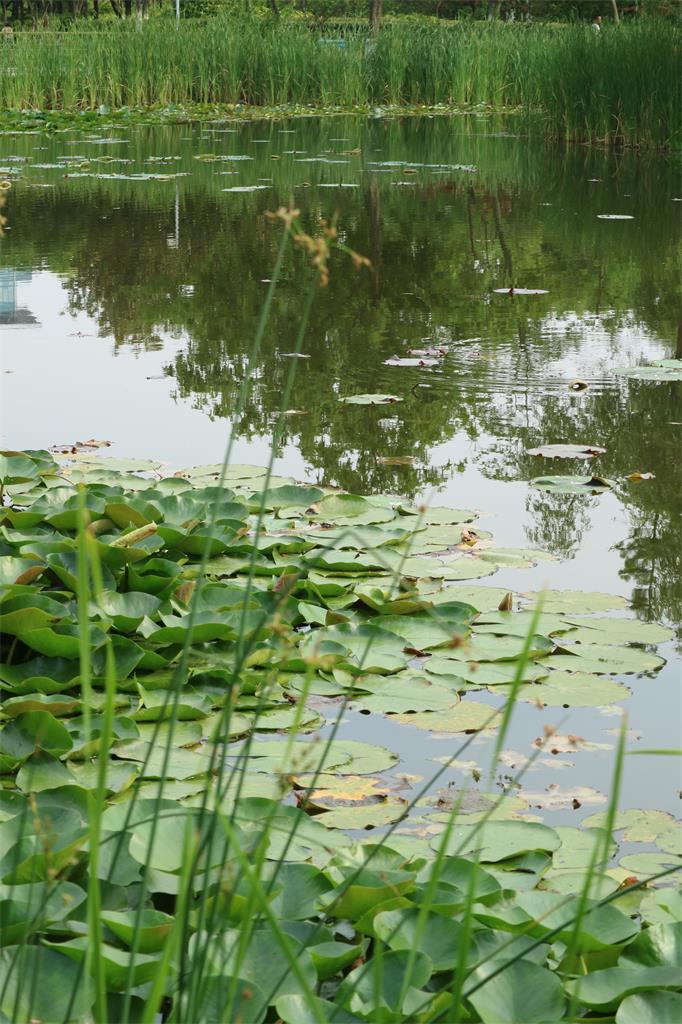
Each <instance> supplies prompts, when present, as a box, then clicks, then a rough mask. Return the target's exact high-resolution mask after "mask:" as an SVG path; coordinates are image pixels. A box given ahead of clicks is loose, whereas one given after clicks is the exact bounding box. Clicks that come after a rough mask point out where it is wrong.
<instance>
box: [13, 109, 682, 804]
mask: <svg viewBox="0 0 682 1024" xmlns="http://www.w3.org/2000/svg"><path fill="white" fill-rule="evenodd" d="M508 127H509V126H508ZM0 165H2V168H1V172H0V173H2V175H3V176H5V177H7V178H8V179H9V180H11V182H12V188H11V190H9V191H6V192H5V193H3V194H4V196H5V197H6V204H5V207H4V210H3V213H4V215H5V217H6V218H7V224H6V229H5V236H4V238H3V239H2V240H1V242H0V245H1V246H2V261H1V269H0V325H1V326H0V351H1V353H2V355H1V358H2V373H3V376H2V386H3V413H2V443H3V444H4V445H6V446H9V447H17V448H19V447H46V446H47V445H50V444H54V443H66V442H73V441H75V440H77V439H85V438H91V437H95V438H101V439H108V440H111V441H112V442H113V445H112V448H111V449H110V453H111V454H112V455H117V456H126V455H132V456H144V457H153V458H160V459H163V460H165V461H166V462H167V464H168V466H169V468H170V469H171V470H175V469H177V468H180V467H182V466H187V465H193V464H196V463H210V462H215V461H219V460H220V458H221V456H222V452H223V449H224V446H225V443H226V440H227V437H228V435H229V431H230V428H231V426H232V427H233V428H234V430H235V436H236V444H235V449H234V459H235V461H240V462H252V463H258V464H265V463H266V461H267V458H268V452H269V449H270V443H271V436H272V431H273V429H274V425H275V422H276V419H277V413H278V411H279V410H280V409H281V408H282V403H283V401H284V399H283V395H284V394H285V390H286V380H287V376H288V374H289V371H290V368H291V359H290V358H289V357H288V356H287V355H286V353H289V352H291V350H292V348H293V347H294V344H295V336H296V332H297V327H298V323H299V318H300V313H301V308H302V303H303V295H304V290H305V282H306V280H307V274H306V266H305V261H304V258H303V256H302V255H301V254H297V255H296V256H293V257H288V258H287V262H286V263H285V266H284V271H283V276H282V280H281V282H280V284H279V286H278V289H277V292H276V298H275V303H274V306H273V309H272V316H271V319H270V322H269V325H268V329H267V332H266V335H265V338H264V340H263V344H262V346H261V349H260V351H259V353H258V354H257V356H255V357H254V355H253V352H252V346H253V337H254V331H255V325H256V321H257V317H258V314H259V311H260V309H261V306H262V303H263V299H264V297H265V294H266V290H267V287H268V283H267V282H268V280H269V278H270V276H271V272H272V267H273V263H274V259H275V252H276V248H277V243H278V229H277V227H276V226H274V225H273V224H272V223H271V222H270V221H269V220H268V219H267V218H266V217H265V212H266V211H268V210H275V209H277V208H278V207H279V206H281V205H284V206H290V205H294V206H295V207H296V208H298V209H300V211H301V219H302V222H303V224H304V225H305V227H306V228H307V229H308V230H313V229H315V228H316V225H317V224H318V222H319V219H320V218H321V217H326V218H331V217H334V216H338V224H339V229H340V232H341V237H342V238H343V240H344V241H345V242H346V243H347V244H348V245H350V246H351V247H352V248H354V249H355V250H357V251H358V252H360V253H362V254H364V255H367V256H368V257H369V258H370V259H371V261H372V268H371V270H369V271H368V270H364V271H361V272H356V271H355V270H354V269H353V267H352V265H351V263H350V261H349V260H348V259H347V258H344V257H342V256H340V254H337V255H336V256H335V258H334V261H333V265H332V268H331V269H332V276H331V281H330V284H329V286H328V287H327V288H326V289H324V290H322V291H320V293H319V295H318V296H317V299H316V302H315V305H314V307H313V311H312V315H311V319H310V325H309V328H308V331H307V333H306V336H305V339H304V342H303V353H304V354H305V355H306V356H307V357H308V358H306V359H299V360H297V363H296V377H295V380H294V382H293V387H292V389H291V393H290V394H289V395H288V396H287V397H286V401H285V404H286V408H287V410H288V411H289V412H290V413H291V414H290V415H288V416H287V417H286V420H285V433H284V437H283V439H282V442H281V444H280V446H279V449H278V452H277V455H278V459H277V463H276V471H277V472H279V473H283V474H290V475H292V476H294V477H296V478H298V479H303V478H305V479H307V480H311V481H320V482H324V483H326V484H337V485H340V486H342V487H344V488H346V489H348V490H350V491H353V492H357V493H371V492H378V491H390V492H398V493H403V494H406V495H409V496H410V497H413V496H415V495H423V496H424V497H425V498H428V499H429V500H434V501H435V502H436V503H438V504H454V505H457V506H465V507H470V508H478V509H480V510H481V513H482V516H481V521H480V522H481V526H482V527H483V528H485V529H488V530H491V531H492V533H493V535H494V537H495V539H496V541H497V542H498V543H500V544H503V545H513V546H522V547H530V546H534V547H540V548H544V549H545V550H548V551H550V552H551V553H552V554H554V555H556V556H558V560H557V561H556V562H550V563H542V564H541V566H539V567H537V568H535V569H525V570H515V571H511V570H502V571H500V572H498V573H497V574H496V575H495V576H494V577H492V578H491V579H490V580H486V581H485V582H486V583H489V584H490V585H495V586H505V587H506V586H508V587H510V588H511V589H517V590H531V589H537V588H538V587H540V586H542V585H547V586H551V587H566V588H571V589H584V590H601V591H607V592H610V593H618V594H622V595H624V596H625V597H627V598H628V599H629V600H631V601H632V605H633V609H634V612H635V614H636V615H637V616H639V617H641V618H643V619H651V620H656V621H661V622H666V623H671V624H673V625H675V626H679V624H680V620H681V619H682V614H681V611H682V592H681V589H680V582H679V581H680V529H679V524H680V519H679V516H680V494H681V492H682V488H681V483H682V481H681V480H680V459H679V450H680V449H679V437H680V426H681V421H682V409H681V404H680V395H681V393H682V388H681V387H680V385H679V384H674V383H652V382H648V381H636V380H628V379H626V378H623V377H619V376H618V375H616V374H615V373H614V370H615V368H616V367H618V366H627V365H635V364H638V363H640V362H645V361H649V360H650V359H652V358H661V357H669V356H677V357H678V358H679V357H682V313H681V310H680V299H679V294H678V285H679V266H678V262H677V245H678V241H679V227H680V223H679V222H680V209H681V208H680V203H679V183H678V180H679V179H678V173H677V168H676V167H675V166H671V165H670V164H669V163H668V162H667V161H666V160H665V159H664V158H658V157H657V158H645V157H635V156H632V155H609V154H605V153H600V152H591V151H589V150H586V149H582V148H580V149H577V150H569V151H565V150H563V149H554V148H550V147H547V146H545V145H542V144H539V143H538V144H531V143H529V142H528V141H526V140H521V139H519V138H516V137H514V135H513V124H512V129H511V130H510V131H506V132H499V131H493V130H492V128H491V127H490V126H489V125H487V124H486V123H485V122H483V121H481V122H475V123H474V124H473V125H471V124H470V123H469V122H466V121H464V120H463V119H461V118H453V119H445V118H442V119H440V118H424V119H413V118H408V119H405V120H397V119H396V120H388V119H376V120H366V119H357V118H347V117H344V118H325V119H314V118H307V119H298V120H291V121H279V122H251V123H246V124H238V125H237V124H230V123H220V124H215V125H203V126H177V127H172V128H171V127H169V128H153V129H152V128H149V127H145V126H139V127H136V128H128V129H125V130H122V129H120V128H118V127H117V128H116V129H107V128H106V126H103V128H102V131H101V132H100V133H99V134H97V135H92V134H90V135H88V134H86V133H83V132H77V131H72V130H68V131H64V132H55V133H53V134H51V135H48V134H26V135H16V134H6V135H4V136H2V137H0ZM254 187H255V188H254ZM234 189H237V190H236V191H235V190H234ZM241 189H246V190H247V191H240V190H241ZM226 190H227V191H226ZM230 190H232V191H230ZM675 200H677V201H675ZM600 214H620V215H627V216H628V217H631V218H632V219H628V220H603V219H600V218H599V215H600ZM510 285H514V286H515V287H525V288H538V289H544V290H546V292H547V294H541V295H534V296H527V297H523V296H518V295H515V296H509V295H507V294H497V293H496V292H495V289H498V288H509V286H510ZM428 346H444V347H445V348H446V350H447V355H446V356H445V358H444V359H443V360H442V361H440V363H439V365H438V366H437V367H434V368H405V367H395V366H388V365H386V363H385V361H386V360H387V359H390V358H391V357H393V356H405V355H406V354H407V353H408V351H409V350H410V349H412V348H424V347H428ZM245 374H248V375H249V380H250V391H249V398H248V401H247V404H246V408H245V410H244V412H243V414H242V415H241V417H239V419H238V420H235V419H234V410H235V405H236V401H237V393H238V390H239V388H240V385H241V384H242V381H243V379H244V375H245ZM574 378H581V379H583V380H584V381H585V382H586V383H587V384H588V385H589V386H588V388H587V389H586V390H584V391H582V392H579V393H576V392H573V391H571V390H570V389H569V383H570V382H571V380H573V379H574ZM368 391H369V392H389V393H392V394H394V395H397V396H399V397H401V398H402V399H403V401H402V402H401V403H400V404H399V405H395V406H393V407H384V408H383V409H382V408H365V407H355V408H354V407H352V406H351V407H349V406H345V405H343V404H342V403H340V402H339V400H338V399H339V396H343V395H349V394H353V393H357V392H368ZM551 442H582V443H586V444H596V445H600V446H602V447H604V448H606V454H605V455H603V456H601V457H599V459H595V460H593V461H592V463H588V464H584V463H581V464H577V463H566V462H563V463H559V462H556V463H549V462H546V461H545V460H542V459H537V458H535V457H533V456H531V455H528V454H527V449H528V448H531V447H533V446H535V445H538V444H541V443H551ZM396 456H400V457H402V456H410V457H411V459H412V460H413V461H412V462H411V463H410V464H408V465H399V466H396V465H386V464H385V463H384V462H382V459H385V458H393V457H396ZM585 466H587V467H588V472H594V473H598V474H599V475H603V476H607V477H609V478H613V479H615V480H616V481H617V483H616V486H615V488H614V490H613V491H612V492H610V493H607V494H602V495H599V496H589V495H588V496H583V495H551V494H548V493H545V492H542V491H538V490H537V489H536V488H534V487H533V486H532V485H531V484H530V483H529V481H530V480H531V479H532V478H533V477H534V476H538V475H542V474H546V473H548V472H552V473H562V472H578V473H580V472H582V471H583V468H584V467H585ZM634 471H639V472H645V473H654V474H655V477H654V479H651V480H647V481H645V482H641V483H638V484H635V483H631V482H629V481H627V480H626V479H625V478H626V476H627V474H629V473H632V472H634ZM660 653H661V654H663V655H664V656H665V657H666V658H667V659H668V663H667V665H666V666H665V667H664V668H663V669H662V670H661V671H660V672H659V673H657V674H656V675H655V677H651V678H647V677H643V678H635V677H633V676H626V677H623V681H625V682H626V683H627V684H628V685H629V686H630V688H631V689H632V691H633V696H632V698H631V699H630V700H629V701H627V702H626V705H627V713H628V716H629V727H630V728H631V729H632V730H633V735H632V738H631V740H630V743H629V745H630V746H631V747H633V748H636V747H637V745H639V746H641V747H676V746H679V720H680V710H681V708H680V697H679V684H680V661H679V657H678V655H677V654H676V649H675V645H674V644H673V643H670V644H666V645H663V646H662V647H661V649H660ZM491 700H492V699H491ZM549 721H551V722H560V721H561V722H562V724H561V729H562V731H564V732H565V731H570V732H573V733H575V734H578V735H580V736H584V737H585V738H587V739H590V740H593V741H596V742H602V743H603V742H609V741H610V742H613V736H612V735H610V733H609V730H612V729H614V728H615V727H616V726H617V724H618V721H619V719H618V717H616V716H615V715H614V709H613V708H611V709H597V710H594V709H589V710H586V709H583V710H581V709H572V710H571V711H570V712H565V714H563V715H562V713H561V711H559V712H557V711H556V709H554V710H552V709H547V710H545V711H544V712H541V711H539V710H538V709H536V708H534V707H531V706H526V705H524V706H523V707H520V708H519V709H518V712H517V713H516V715H515V725H514V727H513V730H512V737H511V743H512V745H513V746H514V748H515V749H516V750H521V751H525V752H526V753H528V752H529V750H530V745H531V742H532V740H533V739H534V738H535V737H536V736H538V735H540V734H541V732H542V729H543V726H544V724H545V723H546V722H549ZM343 729H344V730H345V731H346V734H349V733H352V734H353V735H354V736H357V737H358V738H368V739H371V740H374V741H381V742H384V743H385V744H386V745H387V746H389V747H391V748H392V749H394V750H396V751H398V752H400V753H401V755H402V757H403V764H402V765H401V770H405V771H408V772H412V773H417V774H422V775H425V774H428V773H429V772H431V771H432V770H433V768H434V765H433V762H432V761H431V760H430V759H431V758H433V757H438V756H442V755H444V754H450V753H451V752H452V749H453V744H454V743H455V742H456V741H455V740H453V739H450V740H440V739H434V738H430V737H426V738H425V735H424V734H423V733H417V731H416V730H412V729H407V728H405V727H403V726H397V725H394V724H393V723H391V722H390V720H387V719H380V718H379V717H378V716H372V717H371V719H366V718H363V717H362V716H359V715H349V716H348V720H347V722H346V724H345V725H344V726H343ZM467 756H470V757H473V758H475V759H476V760H478V761H480V762H481V763H483V764H485V743H484V742H483V741H482V740H481V741H476V742H475V743H474V745H473V746H472V748H471V750H470V752H469V754H468V755H467ZM575 761H576V764H575V768H574V769H573V771H572V772H571V773H570V785H582V784H589V785H597V786H599V787H600V788H602V789H604V790H607V789H608V788H609V773H610V770H611V769H610V754H609V752H608V751H606V752H604V751H600V752H598V753H595V754H587V753H585V752H582V753H580V754H578V755H576V757H575ZM452 777H454V776H452ZM557 780H558V773H557V772H552V771H551V770H549V769H542V770H540V771H537V772H535V773H534V776H533V778H532V782H531V780H529V783H528V785H529V788H532V789H533V790H537V789H540V788H542V787H543V786H545V785H548V784H549V783H551V782H554V781H557ZM558 781H561V783H562V784H568V783H567V782H566V780H565V778H563V777H562V778H561V779H560V780H558ZM624 785H625V792H624V800H623V803H624V805H625V806H650V807H661V808H666V809H669V810H673V811H674V810H676V808H677V807H679V800H678V797H679V789H680V778H679V775H678V773H677V772H676V770H675V769H674V768H673V767H672V764H671V759H670V758H629V759H628V760H627V764H626V772H625V784H624ZM589 810H591V808H585V811H588V812H589ZM580 813H582V812H580ZM565 817H570V818H571V820H572V821H573V820H575V818H576V814H575V813H574V812H566V814H565Z"/></svg>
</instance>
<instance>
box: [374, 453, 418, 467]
mask: <svg viewBox="0 0 682 1024" xmlns="http://www.w3.org/2000/svg"><path fill="white" fill-rule="evenodd" d="M377 462H380V463H381V465H382V466H413V465H414V462H415V459H414V456H413V455H390V456H388V455H387V456H383V455H380V456H379V458H378V459H377Z"/></svg>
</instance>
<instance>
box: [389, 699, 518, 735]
mask: <svg viewBox="0 0 682 1024" xmlns="http://www.w3.org/2000/svg"><path fill="white" fill-rule="evenodd" d="M499 715H500V712H499V710H498V709H497V708H493V707H490V706H489V705H488V704H479V703H476V701H473V700H463V701H460V703H459V704H457V705H456V706H455V707H449V708H446V709H444V710H442V711H437V712H427V711H419V712H417V713H416V714H414V715H395V719H396V721H398V722H401V723H402V724H403V725H411V726H413V727H414V728H415V729H428V730H429V731H430V732H437V733H448V732H480V731H481V729H494V728H496V726H497V725H498V724H499V722H498V719H499Z"/></svg>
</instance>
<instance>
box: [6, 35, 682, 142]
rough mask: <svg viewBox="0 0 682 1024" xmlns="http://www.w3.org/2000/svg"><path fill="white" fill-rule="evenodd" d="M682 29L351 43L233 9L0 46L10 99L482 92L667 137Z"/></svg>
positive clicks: (556, 126) (425, 98) (128, 101)
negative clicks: (229, 14)
mask: <svg viewBox="0 0 682 1024" xmlns="http://www.w3.org/2000/svg"><path fill="white" fill-rule="evenodd" d="M680 38H681V36H680V31H679V28H677V27H676V26H675V25H674V24H673V25H671V24H670V23H669V22H659V21H657V20H656V19H648V20H646V21H642V22H637V23H634V24H624V25H621V26H620V28H618V29H609V30H608V31H606V30H604V31H603V32H602V33H601V34H600V35H598V36H597V35H596V34H595V33H594V32H592V31H591V30H590V28H589V27H586V26H582V25H569V26H564V27H562V28H558V29H557V28H554V27H548V26H541V25H538V26H532V27H524V26H510V25H495V24H493V25H486V24H480V23H478V24H466V23H462V24H455V25H450V26H447V27H440V26H438V25H432V24H428V23H425V24H420V23H415V24H410V25H395V26H394V25H389V26H386V28H385V29H384V30H383V31H382V32H381V33H380V34H379V36H378V38H377V40H376V41H375V40H374V39H372V38H371V37H370V36H368V35H366V34H364V33H362V32H358V33H349V34H348V35H347V36H346V37H345V46H344V48H342V49H339V48H337V47H336V46H334V45H326V44H324V43H323V42H321V40H320V37H319V36H318V35H317V34H316V32H314V31H312V30H311V29H310V28H308V27H306V26H304V25H296V24H282V25H276V24H270V23H268V22H264V23H258V22H251V21H235V20H231V19H229V18H216V19H214V20H212V21H209V22H204V23H191V22H188V23H186V24H185V23H183V24H182V25H181V27H180V29H179V30H178V29H176V28H175V27H174V26H173V25H172V24H168V23H165V22H152V23H150V24H147V25H144V26H143V27H142V28H141V29H140V30H137V29H135V28H133V27H131V26H118V25H117V26H114V27H112V28H111V29H103V30H101V31H99V32H95V33H88V34H85V33H79V32H76V31H74V32H69V33H64V34H62V35H60V34H55V33H40V32H36V33H23V34H18V35H17V37H16V39H15V40H14V42H12V43H8V44H5V45H3V47H2V48H0V68H1V70H2V74H1V75H0V103H1V104H2V106H3V107H6V108H9V109H20V108H27V107H32V108H38V109H52V110H77V109H97V108H98V107H99V106H100V105H102V104H104V105H106V106H109V107H111V108H112V109H115V108H120V107H122V106H129V107H145V106H154V105H162V106H169V105H183V104H238V103H241V104H255V105H258V106H266V107H277V106H279V105H309V106H313V107H316V108H328V107H334V106H339V107H345V108H349V107H366V106H370V107H371V106H377V105H379V106H383V105H397V106H407V105H415V104H423V105H427V106H434V105H439V104H445V105H448V106H452V107H455V108H462V109H470V108H472V107H478V106H481V105H484V106H486V107H494V108H496V109H507V110H517V111H521V112H522V113H523V115H524V119H525V122H526V123H529V122H530V121H533V122H535V123H536V126H537V128H538V130H541V131H542V132H543V133H544V134H545V135H547V136H549V137H553V138H557V139H566V140H572V141H590V142H598V143H621V144H626V145H634V146H642V147H649V148H669V147H673V146H677V145H678V144H679V133H680V88H679V52H680Z"/></svg>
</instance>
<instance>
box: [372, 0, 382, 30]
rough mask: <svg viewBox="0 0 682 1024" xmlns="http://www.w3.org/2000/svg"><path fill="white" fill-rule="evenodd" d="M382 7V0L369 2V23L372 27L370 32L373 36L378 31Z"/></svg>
mask: <svg viewBox="0 0 682 1024" xmlns="http://www.w3.org/2000/svg"><path fill="white" fill-rule="evenodd" d="M383 6H384V0H370V5H369V23H370V25H371V26H372V32H374V33H375V34H376V33H377V32H378V31H379V26H380V24H381V14H382V8H383Z"/></svg>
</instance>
